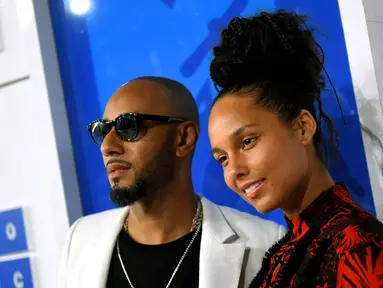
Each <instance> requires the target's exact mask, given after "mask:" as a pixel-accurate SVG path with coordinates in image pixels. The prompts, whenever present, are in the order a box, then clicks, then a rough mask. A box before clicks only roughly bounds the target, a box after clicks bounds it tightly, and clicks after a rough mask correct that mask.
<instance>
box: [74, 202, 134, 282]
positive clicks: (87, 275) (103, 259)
mask: <svg viewBox="0 0 383 288" xmlns="http://www.w3.org/2000/svg"><path fill="white" fill-rule="evenodd" d="M127 214H128V208H124V209H121V211H120V214H119V215H118V217H116V218H115V220H114V222H111V221H110V219H105V221H102V222H101V223H99V227H100V233H99V235H98V236H99V237H97V238H95V239H92V243H89V245H87V247H86V248H85V249H87V250H86V251H84V254H83V256H84V257H86V258H87V259H83V261H80V262H81V263H82V265H83V267H79V268H80V269H81V271H82V272H83V273H82V274H83V275H79V279H81V280H80V283H79V284H80V285H79V287H94V288H104V287H106V281H107V279H108V272H109V266H110V260H111V258H112V254H113V249H114V246H115V244H116V240H117V236H118V234H119V233H120V231H121V229H122V226H123V223H124V220H125V218H126V216H127Z"/></svg>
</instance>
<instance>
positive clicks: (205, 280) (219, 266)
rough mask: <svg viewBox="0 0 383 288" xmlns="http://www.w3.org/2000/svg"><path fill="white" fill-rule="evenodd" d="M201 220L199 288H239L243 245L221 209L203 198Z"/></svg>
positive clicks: (243, 254)
mask: <svg viewBox="0 0 383 288" xmlns="http://www.w3.org/2000/svg"><path fill="white" fill-rule="evenodd" d="M202 204H203V208H204V217H203V224H202V239H201V251H200V268H199V269H200V280H199V287H200V288H220V287H225V288H237V287H241V285H240V279H241V271H242V265H243V259H244V257H245V250H246V244H245V243H244V242H236V243H233V242H234V241H235V240H237V239H238V236H237V234H236V233H235V231H233V229H232V228H231V227H230V225H229V224H228V223H227V221H226V219H225V217H224V216H223V215H222V212H221V210H220V209H219V208H218V207H217V206H216V205H214V204H213V203H211V202H210V201H208V200H207V199H205V198H202Z"/></svg>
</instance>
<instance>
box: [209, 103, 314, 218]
mask: <svg viewBox="0 0 383 288" xmlns="http://www.w3.org/2000/svg"><path fill="white" fill-rule="evenodd" d="M299 117H301V116H299ZM303 117H305V116H304V115H303ZM297 122H299V121H297ZM305 133H306V132H305V131H304V129H301V128H299V126H298V128H297V127H296V125H295V126H294V127H290V126H289V125H287V124H286V123H285V122H283V121H282V120H281V119H280V118H279V117H278V116H277V115H276V113H275V112H273V111H272V110H269V109H265V108H262V107H257V106H256V105H255V104H254V100H253V99H252V98H251V97H249V96H241V97H238V96H236V95H227V96H225V97H223V98H222V99H220V100H218V102H216V104H215V106H214V107H213V108H212V111H211V114H210V118H209V138H210V143H211V146H212V152H213V156H214V158H215V159H216V160H217V161H218V162H219V163H221V164H222V167H223V172H224V178H225V182H226V184H227V185H228V186H229V188H230V189H232V190H233V191H235V192H236V193H238V194H239V195H240V196H241V197H242V198H244V199H245V200H246V201H247V202H249V203H250V204H251V205H253V206H254V207H255V208H256V209H257V210H258V211H259V212H260V213H268V212H271V211H272V210H275V209H277V208H281V209H283V210H284V209H289V207H294V206H296V205H297V201H300V200H299V197H300V196H301V195H300V191H302V188H303V187H304V186H305V185H307V183H305V182H307V181H308V179H309V175H308V174H309V173H308V171H309V169H308V167H309V159H310V158H309V157H308V153H309V152H308V151H309V149H308V148H307V147H308V144H309V142H310V141H311V137H307V136H309V135H307V133H306V135H305ZM309 138H310V139H309ZM303 189H304V188H303ZM301 193H303V192H301ZM294 204H295V205H294Z"/></svg>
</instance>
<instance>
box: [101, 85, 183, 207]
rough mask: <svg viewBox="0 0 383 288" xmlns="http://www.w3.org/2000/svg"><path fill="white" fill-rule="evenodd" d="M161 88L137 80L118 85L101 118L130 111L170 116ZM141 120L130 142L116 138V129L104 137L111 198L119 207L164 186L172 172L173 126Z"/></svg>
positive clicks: (170, 108) (174, 156) (173, 158)
mask: <svg viewBox="0 0 383 288" xmlns="http://www.w3.org/2000/svg"><path fill="white" fill-rule="evenodd" d="M165 92H166V91H165V90H164V88H162V87H161V86H160V85H158V84H156V83H153V82H151V81H147V80H138V81H133V82H131V83H128V84H127V85H126V86H124V87H122V88H120V89H119V90H118V91H117V92H116V93H115V94H114V95H113V96H112V98H111V99H110V100H109V102H108V104H107V106H106V109H105V112H104V117H103V118H104V120H114V119H116V118H117V117H118V116H119V115H121V114H124V113H129V112H134V113H142V114H151V115H163V116H173V114H174V113H172V107H171V105H170V104H169V101H168V100H167V97H166V94H165ZM175 125H176V124H164V123H161V122H155V121H149V120H142V121H140V122H139V130H140V133H139V135H138V137H137V138H136V139H135V140H133V141H130V142H128V141H124V140H122V139H120V138H119V137H118V135H117V134H116V131H115V128H113V129H112V130H111V131H110V132H109V134H107V136H106V137H105V139H104V141H103V143H102V144H101V152H102V155H103V159H104V164H105V167H106V171H107V174H108V179H109V182H110V185H111V187H112V190H111V199H112V201H113V202H115V203H116V204H117V205H119V206H126V205H131V204H133V203H134V202H136V201H138V200H140V199H142V198H145V197H150V196H151V195H152V193H153V192H155V191H156V190H158V189H159V188H162V187H164V186H166V185H167V184H168V183H169V182H170V181H171V180H172V177H173V175H174V164H175V159H176V155H175V149H176V147H175V145H176V143H175V130H176V129H175V127H176V126H175Z"/></svg>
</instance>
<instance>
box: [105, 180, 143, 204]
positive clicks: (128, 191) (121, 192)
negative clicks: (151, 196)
mask: <svg viewBox="0 0 383 288" xmlns="http://www.w3.org/2000/svg"><path fill="white" fill-rule="evenodd" d="M144 187H145V184H144V181H143V180H142V179H137V178H136V183H135V184H134V185H130V186H128V187H120V186H119V185H118V184H115V185H114V186H113V187H112V188H111V189H110V200H112V201H113V202H114V203H115V204H116V205H117V206H119V207H125V206H130V205H132V204H134V203H135V202H136V201H138V200H141V199H143V198H145V196H146V189H145V188H144Z"/></svg>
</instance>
